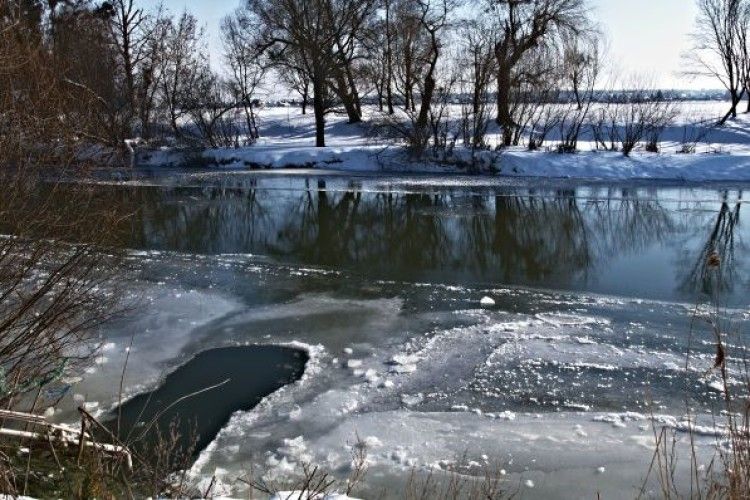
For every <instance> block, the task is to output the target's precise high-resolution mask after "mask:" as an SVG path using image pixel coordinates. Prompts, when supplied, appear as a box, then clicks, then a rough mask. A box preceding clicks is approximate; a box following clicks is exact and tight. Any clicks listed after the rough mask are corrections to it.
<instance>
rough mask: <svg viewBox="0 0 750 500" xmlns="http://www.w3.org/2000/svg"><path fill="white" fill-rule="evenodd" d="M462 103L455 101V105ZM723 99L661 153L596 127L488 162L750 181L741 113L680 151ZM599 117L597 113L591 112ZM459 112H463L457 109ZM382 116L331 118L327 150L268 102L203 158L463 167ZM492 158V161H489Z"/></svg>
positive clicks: (350, 167) (370, 168)
mask: <svg viewBox="0 0 750 500" xmlns="http://www.w3.org/2000/svg"><path fill="white" fill-rule="evenodd" d="M454 107H455V108H457V106H454ZM726 107H727V104H726V103H723V102H685V103H680V104H679V109H680V110H681V114H680V115H679V116H678V118H677V119H676V121H675V123H674V124H673V125H671V126H670V127H668V128H667V129H666V130H665V131H664V133H663V135H662V143H661V151H662V152H661V153H646V152H643V151H636V152H634V153H633V154H632V155H631V157H629V158H625V157H624V156H623V155H622V154H621V153H616V152H603V151H596V150H595V145H594V144H593V142H592V140H591V137H590V132H584V133H583V135H582V138H581V142H580V144H579V149H580V150H581V151H580V152H578V153H576V154H565V155H562V154H558V153H555V152H554V148H555V145H556V139H555V134H556V132H554V131H553V132H552V133H551V134H550V140H549V141H548V142H547V143H546V144H545V147H544V148H543V150H542V151H538V152H529V151H526V150H525V149H524V148H523V147H513V148H509V149H506V150H504V151H502V152H499V153H490V152H484V153H482V156H483V157H484V158H485V160H486V162H485V166H487V165H489V164H490V163H491V164H492V165H493V168H494V169H495V170H492V172H496V173H498V174H500V175H504V176H516V177H549V178H580V179H619V180H623V179H655V180H680V181H706V180H715V181H741V180H742V181H747V180H750V118H748V116H746V115H740V117H738V118H737V120H735V121H732V122H729V123H728V124H727V125H726V126H725V127H722V128H720V129H711V130H710V131H707V132H706V135H705V138H704V139H703V140H702V141H701V142H700V143H698V145H697V148H696V152H695V153H692V154H680V153H678V152H677V151H678V150H679V149H680V144H681V142H683V141H685V140H686V137H693V136H697V135H700V134H702V133H703V132H704V131H706V126H705V123H713V122H715V120H716V117H718V116H720V115H721V114H722V113H723V112H724V111H725V110H726ZM592 115H593V113H592ZM453 116H460V111H459V110H458V109H454V110H453ZM374 120H377V112H376V111H375V110H374V109H373V108H369V109H368V110H367V112H366V120H365V123H364V124H359V125H349V124H347V123H346V121H345V118H344V117H342V116H338V115H330V116H329V118H328V126H327V129H326V134H327V135H326V144H327V147H325V148H315V147H314V136H315V130H314V123H313V117H312V115H311V114H307V115H302V114H301V111H300V110H299V109H298V108H293V107H270V108H266V109H262V110H261V111H260V112H259V122H260V131H261V136H262V138H261V140H260V141H259V142H258V143H257V144H256V145H254V146H251V147H245V148H238V149H213V150H207V151H204V152H203V153H202V157H203V160H201V161H202V162H207V163H209V164H213V165H215V166H217V167H219V168H222V169H235V170H236V169H248V168H290V167H312V168H325V169H333V170H341V171H349V172H355V171H356V172H362V171H365V172H375V171H391V172H393V171H395V172H430V173H443V172H462V171H464V170H463V169H462V167H457V166H449V165H438V164H434V163H433V164H430V163H425V162H413V161H410V160H409V159H408V158H407V155H406V153H405V148H404V146H403V145H400V144H399V143H398V142H396V141H394V140H389V139H385V138H382V137H377V134H374V133H373V129H372V128H371V127H370V126H369V125H368V123H371V122H372V121H374ZM498 140H499V136H498V132H497V129H496V127H494V125H493V127H491V128H490V134H489V136H488V142H489V143H490V144H496V143H497V142H498ZM456 151H457V153H456V155H457V158H461V159H463V160H466V159H468V155H469V153H468V151H465V150H462V148H460V147H458V148H457V149H456ZM490 158H494V159H493V160H490ZM185 161H187V163H188V164H190V162H191V161H192V162H194V161H195V159H194V158H193V159H192V160H186V157H185V155H184V154H183V153H180V152H176V151H174V150H169V149H165V150H161V151H156V152H154V151H150V152H144V153H142V154H141V155H140V158H139V163H140V164H141V165H144V166H152V167H158V166H164V165H177V164H181V163H183V162H185Z"/></svg>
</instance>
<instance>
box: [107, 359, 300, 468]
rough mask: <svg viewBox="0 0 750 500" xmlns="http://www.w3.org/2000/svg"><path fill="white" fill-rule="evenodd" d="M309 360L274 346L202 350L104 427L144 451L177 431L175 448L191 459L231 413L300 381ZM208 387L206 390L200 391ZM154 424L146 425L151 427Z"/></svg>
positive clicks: (211, 439)
mask: <svg viewBox="0 0 750 500" xmlns="http://www.w3.org/2000/svg"><path fill="white" fill-rule="evenodd" d="M308 359H309V357H308V355H307V353H305V352H304V351H301V350H298V349H292V348H287V347H280V346H238V347H226V348H219V349H211V350H208V351H204V352H202V353H200V354H198V355H197V356H195V357H194V358H193V359H191V360H190V361H188V362H187V363H186V364H184V365H182V366H181V367H179V368H177V369H176V370H175V371H174V372H172V373H171V374H169V375H168V376H167V377H166V379H165V380H164V382H163V383H162V384H161V385H160V386H159V387H158V388H157V389H156V390H154V391H152V392H148V393H144V394H140V395H138V396H136V397H135V398H133V399H131V400H129V401H127V402H126V403H125V404H123V405H122V407H121V408H119V409H115V410H114V411H113V417H112V420H111V421H110V422H108V426H109V427H110V428H112V429H115V428H116V427H117V425H116V419H117V416H118V415H120V417H119V418H120V435H121V436H123V437H128V436H129V439H128V441H130V440H134V439H137V438H140V437H141V436H142V437H143V439H138V441H139V443H138V444H136V447H138V446H144V447H146V448H150V447H151V445H153V444H154V443H156V441H157V436H158V433H160V434H161V435H162V436H168V435H169V434H170V427H171V426H175V427H174V429H175V430H176V431H177V432H178V434H179V438H178V439H177V442H178V446H179V447H180V448H181V449H183V450H187V449H189V447H190V446H191V445H192V444H193V443H194V444H195V449H194V450H195V454H197V453H198V452H200V451H201V450H203V449H204V448H205V447H206V446H208V444H209V443H210V442H211V441H213V439H214V438H215V437H216V435H217V434H218V433H219V431H220V430H221V428H222V427H223V426H224V425H226V423H227V422H228V421H229V417H230V416H231V415H232V414H233V413H234V412H236V411H247V410H250V409H252V408H254V407H255V406H256V405H257V404H258V403H259V402H260V401H261V400H262V399H263V398H264V397H266V396H268V395H269V394H271V393H273V392H275V391H277V390H279V389H280V388H282V387H284V386H285V385H287V384H290V383H293V382H295V381H296V380H299V378H300V377H301V376H302V374H303V373H304V370H305V364H306V363H307V361H308ZM208 388H211V389H209V390H206V389H208ZM152 422H153V423H154V424H153V425H151V423H152Z"/></svg>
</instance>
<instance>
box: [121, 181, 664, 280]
mask: <svg viewBox="0 0 750 500" xmlns="http://www.w3.org/2000/svg"><path fill="white" fill-rule="evenodd" d="M143 200H144V201H143V206H144V208H143V211H142V215H141V218H140V224H139V225H138V226H137V227H136V228H135V234H134V238H135V240H136V242H137V243H140V245H142V246H146V247H150V248H154V247H156V248H166V249H176V250H183V251H193V252H206V253H214V252H222V253H259V254H265V255H270V256H275V257H283V258H286V259H292V260H295V261H298V262H303V263H308V264H320V265H329V266H347V267H355V268H358V269H362V270H365V271H376V272H379V273H383V274H391V275H397V276H410V275H412V276H413V275H417V274H420V273H425V272H428V273H430V272H441V271H449V272H459V273H465V274H469V275H472V276H474V277H478V278H480V279H486V280H507V281H509V282H513V281H518V280H520V279H523V280H524V281H531V282H547V281H557V282H564V281H569V280H572V279H575V278H577V277H585V275H586V273H588V272H589V271H590V269H591V267H592V266H593V265H595V264H597V263H601V262H605V261H606V260H607V259H608V258H610V257H612V256H613V255H615V254H616V253H622V252H629V251H635V250H638V249H640V248H643V247H645V246H646V245H648V244H649V243H651V242H653V241H655V240H658V239H659V238H664V237H666V235H668V234H669V233H670V232H672V231H673V226H672V222H671V219H670V217H669V215H668V213H667V212H666V211H665V210H664V209H663V208H662V207H661V206H660V205H659V203H658V202H657V201H654V200H653V199H639V197H638V196H637V194H633V193H614V192H611V193H609V196H608V197H605V198H603V199H597V200H587V199H584V198H577V197H576V193H575V191H573V190H558V191H552V192H546V193H543V194H542V195H538V194H535V193H532V192H529V191H528V190H513V189H508V190H506V191H503V192H497V191H496V190H493V191H492V192H487V193H479V194H476V193H467V192H466V191H461V190H457V191H455V192H454V191H441V192H439V193H437V194H435V193H398V192H380V193H368V192H363V191H362V190H361V189H360V187H359V186H357V185H350V186H349V187H348V188H347V189H345V190H343V191H330V190H327V189H326V186H325V184H324V183H320V184H319V185H312V184H308V186H307V189H305V190H302V191H274V190H263V189H256V188H255V186H253V185H250V186H243V187H242V188H237V189H233V188H230V187H214V188H204V189H202V190H196V189H183V188H175V189H171V190H167V191H159V190H150V191H148V190H147V191H146V193H144V195H143Z"/></svg>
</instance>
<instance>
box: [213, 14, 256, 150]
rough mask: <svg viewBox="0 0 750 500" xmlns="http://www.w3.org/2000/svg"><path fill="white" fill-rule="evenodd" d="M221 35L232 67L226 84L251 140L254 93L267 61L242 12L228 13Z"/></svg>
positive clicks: (252, 26)
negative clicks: (242, 112)
mask: <svg viewBox="0 0 750 500" xmlns="http://www.w3.org/2000/svg"><path fill="white" fill-rule="evenodd" d="M221 29H222V33H223V35H224V46H225V59H226V61H227V64H228V66H229V69H230V70H231V78H230V80H229V82H228V83H229V86H230V90H231V92H232V94H234V99H235V100H236V102H237V103H238V104H239V105H240V106H241V107H242V109H243V111H244V113H245V124H246V127H247V135H248V139H249V140H250V142H255V140H257V139H258V137H259V133H258V126H257V123H256V117H255V109H254V108H255V105H256V101H257V99H256V97H255V94H256V92H257V90H258V88H259V87H260V85H261V83H262V82H263V79H264V77H265V74H266V68H267V65H266V64H265V62H264V61H263V60H262V59H261V56H259V55H258V54H257V53H256V51H255V49H254V44H255V32H256V26H255V25H254V24H253V22H252V19H251V18H249V17H247V16H245V15H244V13H243V12H239V13H237V14H236V15H235V16H227V17H225V18H224V19H223V21H222V25H221Z"/></svg>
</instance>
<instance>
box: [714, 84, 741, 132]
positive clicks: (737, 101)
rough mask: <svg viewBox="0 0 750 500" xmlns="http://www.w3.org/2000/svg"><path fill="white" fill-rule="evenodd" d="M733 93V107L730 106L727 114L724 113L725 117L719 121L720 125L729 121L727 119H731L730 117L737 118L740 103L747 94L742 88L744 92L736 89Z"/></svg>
mask: <svg viewBox="0 0 750 500" xmlns="http://www.w3.org/2000/svg"><path fill="white" fill-rule="evenodd" d="M731 94H732V107H731V108H729V111H727V114H726V115H724V117H723V118H722V119H721V120H719V123H718V124H719V125H724V124H725V123H726V122H727V120H729V119H730V118H737V106H739V105H740V102H742V99H743V98H744V96H745V89H742V92H740V93H739V94H738V93H737V92H736V91H735V92H732V93H731Z"/></svg>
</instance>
